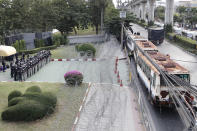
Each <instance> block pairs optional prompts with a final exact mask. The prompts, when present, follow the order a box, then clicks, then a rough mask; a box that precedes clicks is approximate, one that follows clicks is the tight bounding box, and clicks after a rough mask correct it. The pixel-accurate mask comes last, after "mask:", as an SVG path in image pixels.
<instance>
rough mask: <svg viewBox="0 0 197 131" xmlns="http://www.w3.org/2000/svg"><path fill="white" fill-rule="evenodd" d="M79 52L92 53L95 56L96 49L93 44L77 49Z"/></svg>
mask: <svg viewBox="0 0 197 131" xmlns="http://www.w3.org/2000/svg"><path fill="white" fill-rule="evenodd" d="M77 49H78V51H84V52H87V51H92V53H93V55H94V56H95V53H96V48H95V47H94V46H93V45H92V44H83V45H80V46H78V47H77Z"/></svg>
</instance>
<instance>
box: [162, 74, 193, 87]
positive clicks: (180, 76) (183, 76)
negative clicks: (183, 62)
mask: <svg viewBox="0 0 197 131" xmlns="http://www.w3.org/2000/svg"><path fill="white" fill-rule="evenodd" d="M176 76H178V77H179V78H181V79H183V80H185V81H186V82H189V83H190V76H189V74H176ZM168 79H169V80H170V82H171V83H172V84H173V85H175V86H178V85H177V83H176V82H175V81H174V80H172V79H171V78H169V77H168ZM160 85H161V86H166V82H165V79H164V78H163V76H161V77H160Z"/></svg>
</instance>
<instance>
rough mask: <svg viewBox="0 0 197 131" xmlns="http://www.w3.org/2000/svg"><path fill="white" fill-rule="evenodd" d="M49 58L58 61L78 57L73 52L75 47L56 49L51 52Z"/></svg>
mask: <svg viewBox="0 0 197 131" xmlns="http://www.w3.org/2000/svg"><path fill="white" fill-rule="evenodd" d="M51 54H52V55H51V58H53V59H55V58H56V59H60V58H67V59H71V58H76V57H77V56H78V54H77V52H76V51H75V46H72V45H69V46H61V47H59V48H57V49H54V50H51Z"/></svg>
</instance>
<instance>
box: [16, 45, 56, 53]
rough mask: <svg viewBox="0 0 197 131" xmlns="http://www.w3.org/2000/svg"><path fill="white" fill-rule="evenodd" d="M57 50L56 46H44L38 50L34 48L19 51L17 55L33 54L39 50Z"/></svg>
mask: <svg viewBox="0 0 197 131" xmlns="http://www.w3.org/2000/svg"><path fill="white" fill-rule="evenodd" d="M56 48H57V45H52V46H45V47H40V48H35V49H32V50H21V51H20V52H19V54H22V53H24V54H35V53H37V52H39V51H41V50H52V49H56Z"/></svg>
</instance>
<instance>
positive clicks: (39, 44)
mask: <svg viewBox="0 0 197 131" xmlns="http://www.w3.org/2000/svg"><path fill="white" fill-rule="evenodd" d="M34 45H35V48H40V47H44V46H45V44H44V40H43V39H35V40H34Z"/></svg>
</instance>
